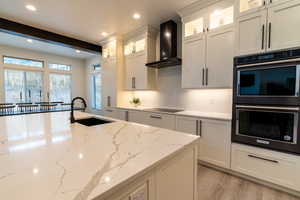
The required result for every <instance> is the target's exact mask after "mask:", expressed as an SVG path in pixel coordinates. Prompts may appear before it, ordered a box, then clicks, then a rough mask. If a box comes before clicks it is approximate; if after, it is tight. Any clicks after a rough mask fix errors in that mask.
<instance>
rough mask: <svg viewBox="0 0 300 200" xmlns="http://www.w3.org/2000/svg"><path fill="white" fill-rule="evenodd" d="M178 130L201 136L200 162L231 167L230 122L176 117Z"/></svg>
mask: <svg viewBox="0 0 300 200" xmlns="http://www.w3.org/2000/svg"><path fill="white" fill-rule="evenodd" d="M176 130H177V131H181V132H185V133H189V134H193V135H199V136H200V142H199V149H198V159H199V160H201V161H204V162H207V163H210V164H213V165H217V166H219V167H223V168H229V167H230V148H231V146H230V143H231V142H230V141H231V123H230V121H223V120H209V119H202V118H193V117H176Z"/></svg>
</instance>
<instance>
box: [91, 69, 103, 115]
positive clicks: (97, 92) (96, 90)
mask: <svg viewBox="0 0 300 200" xmlns="http://www.w3.org/2000/svg"><path fill="white" fill-rule="evenodd" d="M101 89H102V88H101V74H100V73H96V74H94V75H93V96H94V98H93V100H94V108H95V109H98V110H100V109H101V105H102V102H101V93H102V92H101Z"/></svg>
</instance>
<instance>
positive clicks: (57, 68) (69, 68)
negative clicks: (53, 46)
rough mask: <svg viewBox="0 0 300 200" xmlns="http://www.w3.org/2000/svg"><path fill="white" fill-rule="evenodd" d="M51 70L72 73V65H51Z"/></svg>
mask: <svg viewBox="0 0 300 200" xmlns="http://www.w3.org/2000/svg"><path fill="white" fill-rule="evenodd" d="M49 68H50V69H56V70H63V71H71V66H70V65H63V64H49Z"/></svg>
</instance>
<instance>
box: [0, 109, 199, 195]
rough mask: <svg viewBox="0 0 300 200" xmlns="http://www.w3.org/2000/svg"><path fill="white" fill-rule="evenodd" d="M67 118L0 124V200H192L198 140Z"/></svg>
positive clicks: (30, 118)
mask: <svg viewBox="0 0 300 200" xmlns="http://www.w3.org/2000/svg"><path fill="white" fill-rule="evenodd" d="M75 116H76V118H77V119H79V118H87V117H89V116H91V115H89V114H86V113H81V112H75ZM69 117H70V116H69V112H58V113H43V114H32V115H18V116H6V117H1V118H0V166H1V167H0V194H1V199H2V198H3V199H7V200H20V199H28V200H29V199H30V200H41V199H43V200H86V199H87V200H129V199H130V200H169V199H170V200H171V199H172V200H182V199H185V200H196V199H197V190H196V185H197V144H198V137H197V136H192V135H186V134H183V133H179V132H175V131H171V130H166V129H160V128H155V127H151V126H145V125H140V124H135V123H128V122H125V121H114V122H113V123H108V124H103V125H97V126H91V127H88V126H84V125H81V124H79V123H74V124H70V122H69ZM101 118H103V117H101Z"/></svg>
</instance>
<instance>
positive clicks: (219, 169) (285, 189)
mask: <svg viewBox="0 0 300 200" xmlns="http://www.w3.org/2000/svg"><path fill="white" fill-rule="evenodd" d="M198 164H199V165H202V166H205V167H208V168H212V169H215V170H218V171H221V172H224V173H227V174H230V175H232V176H236V177H239V178H242V179H246V180H248V181H251V182H254V183H258V184H260V185H263V186H266V187H269V188H272V189H275V190H279V191H281V192H285V193H288V194H290V195H293V196H296V197H300V192H298V191H295V190H292V189H290V188H286V187H283V186H279V185H276V184H274V183H270V182H267V181H264V180H261V179H258V178H255V177H251V176H248V175H245V174H242V173H239V172H236V171H233V170H232V169H225V168H222V167H219V166H216V165H213V164H210V163H207V162H204V161H199V160H198Z"/></svg>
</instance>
